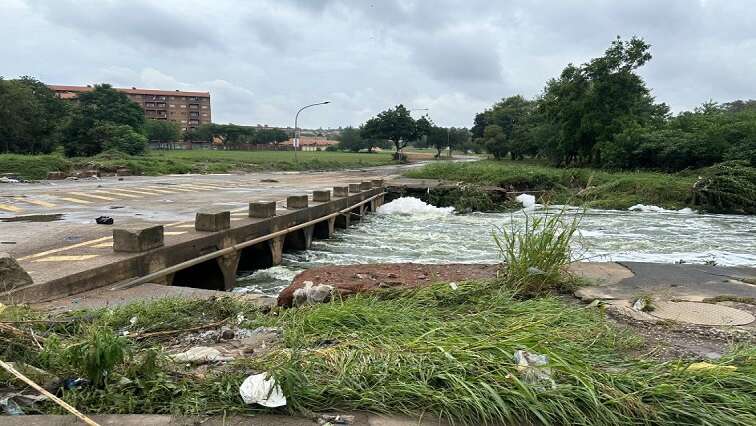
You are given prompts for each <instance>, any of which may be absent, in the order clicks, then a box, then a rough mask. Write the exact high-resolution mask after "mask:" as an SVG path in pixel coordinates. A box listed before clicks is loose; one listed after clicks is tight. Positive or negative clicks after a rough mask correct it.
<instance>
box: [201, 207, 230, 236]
mask: <svg viewBox="0 0 756 426" xmlns="http://www.w3.org/2000/svg"><path fill="white" fill-rule="evenodd" d="M230 227H231V212H230V211H228V210H224V209H219V208H214V207H205V208H202V209H200V211H198V212H197V215H196V216H195V218H194V229H196V230H197V231H203V232H218V231H223V230H225V229H228V228H230Z"/></svg>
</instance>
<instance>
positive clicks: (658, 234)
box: [239, 200, 756, 294]
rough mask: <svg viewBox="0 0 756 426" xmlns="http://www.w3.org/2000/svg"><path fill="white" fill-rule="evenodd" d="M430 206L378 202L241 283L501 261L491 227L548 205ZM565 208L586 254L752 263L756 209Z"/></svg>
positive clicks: (261, 285)
mask: <svg viewBox="0 0 756 426" xmlns="http://www.w3.org/2000/svg"><path fill="white" fill-rule="evenodd" d="M418 201H419V200H418ZM409 203H410V202H407V201H403V202H402V204H403V205H405V206H406V205H409ZM390 204H391V203H389V204H386V205H384V206H383V207H387V206H389V205H390ZM423 204H424V203H423ZM413 205H415V204H413ZM417 205H419V204H417ZM428 207H430V209H428V210H427V211H426V213H425V214H408V213H407V210H406V209H397V210H396V211H395V213H396V214H391V213H390V211H392V210H394V208H388V207H387V208H385V209H382V210H383V212H382V214H377V215H371V216H368V217H367V219H366V220H365V221H363V222H362V223H361V224H359V225H357V226H354V227H351V228H350V229H348V230H346V231H340V232H337V233H336V235H335V236H334V238H331V239H329V240H320V241H315V242H314V243H313V245H312V249H311V250H309V251H307V252H298V253H287V254H285V256H284V259H285V260H284V265H282V266H278V267H275V268H271V269H268V270H264V271H258V272H256V273H255V274H253V275H252V276H250V277H243V278H240V280H239V285H240V286H243V287H241V288H240V289H239V291H255V292H265V293H273V294H275V293H277V292H278V291H280V289H282V288H283V287H285V286H286V285H288V283H289V282H290V280H291V279H292V278H293V277H294V275H296V273H298V272H299V271H301V270H303V269H306V268H310V267H313V266H321V265H329V264H335V265H344V264H355V263H377V262H423V263H447V262H458V263H495V262H498V261H499V257H498V252H497V249H496V245H495V243H494V241H493V238H492V233H493V232H495V229H496V227H497V226H503V225H507V224H510V223H512V222H516V223H519V222H522V221H523V220H524V218H525V215H526V214H530V215H534V214H535V215H538V214H545V212H546V211H545V210H544V209H543V208H542V207H538V206H536V207H535V210H529V209H528V208H524V209H523V210H520V211H517V212H512V213H472V214H460V215H457V214H450V213H448V212H447V213H442V212H441V211H439V210H440V209H437V208H436V207H432V206H428ZM421 208H422V209H426V207H421ZM530 208H533V207H530ZM431 209H432V210H431ZM387 210H388V211H389V212H387ZM428 212H434V213H431V214H428ZM567 215H582V216H581V220H580V228H579V229H580V235H579V238H578V241H577V242H576V252H579V253H580V256H581V258H584V259H587V260H594V261H623V260H625V261H647V262H661V263H673V262H676V261H680V260H683V261H685V262H690V263H701V262H704V261H715V262H717V263H718V264H720V265H746V266H753V265H756V216H740V215H710V214H695V213H692V212H681V211H668V210H664V209H661V210H654V209H651V210H649V209H646V211H628V210H600V209H589V210H586V211H583V210H580V209H576V208H567ZM577 246H579V247H577Z"/></svg>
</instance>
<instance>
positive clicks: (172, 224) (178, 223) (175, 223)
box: [163, 220, 186, 228]
mask: <svg viewBox="0 0 756 426" xmlns="http://www.w3.org/2000/svg"><path fill="white" fill-rule="evenodd" d="M182 223H186V221H185V220H182V221H181V222H173V223H169V224H167V225H163V227H164V228H168V227H169V226H176V225H181V224H182Z"/></svg>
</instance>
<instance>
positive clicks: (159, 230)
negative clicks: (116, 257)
mask: <svg viewBox="0 0 756 426" xmlns="http://www.w3.org/2000/svg"><path fill="white" fill-rule="evenodd" d="M162 246H163V225H153V224H148V223H138V224H131V225H126V226H122V227H119V228H114V229H113V251H123V252H127V253H139V252H143V251H147V250H152V249H154V248H158V247H162Z"/></svg>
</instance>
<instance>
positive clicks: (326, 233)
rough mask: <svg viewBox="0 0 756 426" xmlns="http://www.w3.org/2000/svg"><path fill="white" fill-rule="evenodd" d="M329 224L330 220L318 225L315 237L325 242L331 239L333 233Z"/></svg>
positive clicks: (314, 232)
mask: <svg viewBox="0 0 756 426" xmlns="http://www.w3.org/2000/svg"><path fill="white" fill-rule="evenodd" d="M328 222H329V221H328V220H324V221H322V222H318V223H316V224H315V230H314V231H313V237H315V238H317V239H319V240H325V239H327V238H330V236H331V231H330V225H329V223H328Z"/></svg>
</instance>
